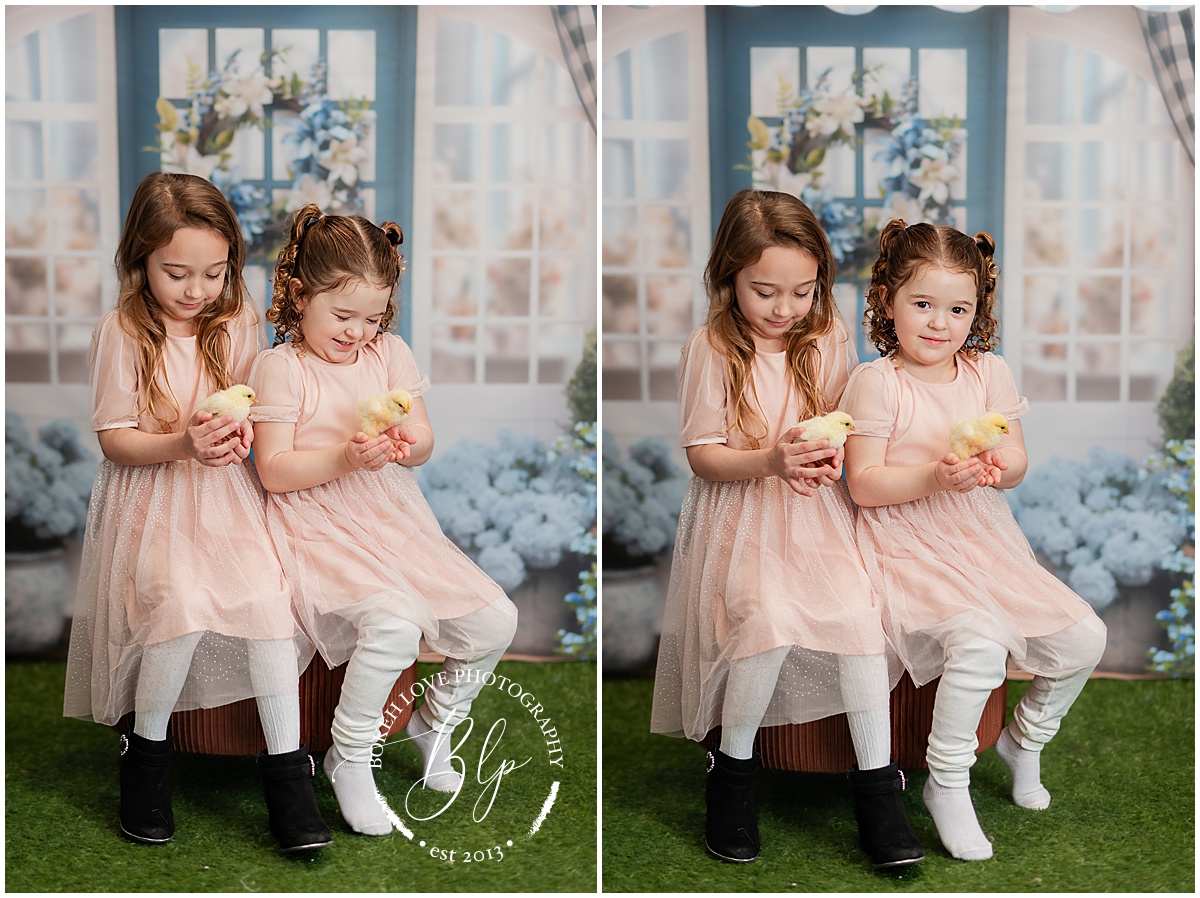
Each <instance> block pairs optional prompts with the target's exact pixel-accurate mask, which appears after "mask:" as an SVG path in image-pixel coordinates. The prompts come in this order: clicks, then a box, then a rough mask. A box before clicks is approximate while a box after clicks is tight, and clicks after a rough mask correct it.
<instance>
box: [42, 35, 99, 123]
mask: <svg viewBox="0 0 1200 898" xmlns="http://www.w3.org/2000/svg"><path fill="white" fill-rule="evenodd" d="M46 54H47V59H49V60H51V65H50V78H49V88H50V90H49V94H50V100H51V101H52V102H54V103H94V102H96V82H97V77H96V76H97V74H98V72H99V69H98V68H97V63H96V16H95V14H94V13H88V14H87V15H82V16H75V17H74V18H71V19H67V20H65V21H63V22H58V23H56V24H54V25H51V26H49V27H48V28H47V29H46Z"/></svg>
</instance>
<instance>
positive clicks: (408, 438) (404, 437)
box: [384, 424, 417, 461]
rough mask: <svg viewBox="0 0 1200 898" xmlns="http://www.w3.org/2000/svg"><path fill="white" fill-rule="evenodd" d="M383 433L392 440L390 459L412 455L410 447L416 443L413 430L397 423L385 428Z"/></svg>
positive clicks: (396, 459) (399, 458) (395, 459)
mask: <svg viewBox="0 0 1200 898" xmlns="http://www.w3.org/2000/svg"><path fill="white" fill-rule="evenodd" d="M384 434H385V435H386V436H387V438H388V439H390V440H391V441H392V457H391V460H392V461H401V460H402V459H405V458H408V457H409V456H410V455H412V447H413V446H415V445H416V444H417V436H416V433H415V432H414V431H412V430H411V429H409V428H408V427H405V426H404V425H403V424H397V425H395V426H393V427H389V428H388V429H387V430H385V431H384Z"/></svg>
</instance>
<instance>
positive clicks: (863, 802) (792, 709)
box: [651, 190, 924, 867]
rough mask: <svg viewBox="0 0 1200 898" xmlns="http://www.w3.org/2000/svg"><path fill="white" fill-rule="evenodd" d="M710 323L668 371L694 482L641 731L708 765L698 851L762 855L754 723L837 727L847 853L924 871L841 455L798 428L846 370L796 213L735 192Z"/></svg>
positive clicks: (818, 248)
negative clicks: (842, 747)
mask: <svg viewBox="0 0 1200 898" xmlns="http://www.w3.org/2000/svg"><path fill="white" fill-rule="evenodd" d="M705 283H706V285H707V288H708V295H709V310H708V320H707V323H706V324H705V325H704V326H703V327H701V328H699V329H698V330H696V331H695V332H693V333H692V335H691V336H690V337H689V338H688V340H687V343H686V344H685V346H684V349H683V355H682V359H681V360H680V363H679V408H680V440H681V443H682V445H683V446H684V447H685V449H686V451H687V456H688V462H689V464H690V465H691V468H692V472H693V474H694V476H693V477H692V479H691V482H690V485H689V487H688V492H687V495H686V497H685V499H684V504H683V510H682V512H681V514H680V516H679V531H678V536H677V539H676V543H675V554H674V558H673V560H672V566H671V582H670V587H669V589H668V593H667V599H666V609H665V613H664V618H663V628H662V642H661V647H660V650H659V658H658V671H657V675H656V678H655V686H654V708H653V713H652V720H651V729H652V730H653V731H654V732H657V733H664V734H667V735H672V736H686V737H687V738H689V739H694V740H696V741H700V740H702V739H704V737H705V735H706V734H707V733H708V732H709V731H710V730H712V729H713V728H714V727H720V728H721V743H720V748H719V749H718V750H717V751H714V752H710V753H709V760H708V770H709V773H708V784H707V825H706V844H707V847H708V850H709V851H710V852H711V853H712V854H714V855H716V856H717V857H719V858H721V859H723V860H729V861H739V862H744V861H751V860H754V859H755V858H756V857H757V856H758V853H759V836H758V828H757V819H756V810H755V780H756V777H757V772H758V767H759V761H758V755H757V753H756V752H755V751H754V737H755V734H756V733H757V731H758V729H759V727H762V726H779V725H782V724H789V723H804V722H806V721H811V720H817V719H819V718H822V717H826V716H829V715H832V714H839V713H843V712H844V713H846V715H847V718H848V720H849V723H850V733H851V736H852V738H853V742H854V749H855V754H856V756H857V760H858V764H857V765H856V767H855V768H854V769H853V770H852V771H851V772H850V782H851V786H852V791H853V795H854V804H855V815H856V818H857V820H858V826H859V839H860V844H861V846H862V848H863V849H864V850H865V851H866V852H867V854H868V855H869V856H870V858H871V860H872V862H873V863H874V864H876V865H877V866H879V867H893V866H903V865H906V864H912V863H916V862H918V861H920V860H922V859H923V858H924V853H923V851H922V850H921V846H920V844H919V843H918V841H917V839H916V837H915V835H914V834H913V832H912V829H911V828H910V826H909V823H908V818H907V815H906V813H905V809H904V802H903V797H902V794H901V791H902V789H903V780H902V777H901V775H900V773H899V771H898V770H897V769H896V766H895V764H894V763H892V761H891V757H890V750H891V727H890V720H889V711H888V696H889V692H890V686H891V685H892V683H894V680H891V679H890V678H889V671H888V663H887V660H886V656H885V640H884V635H883V629H882V626H881V623H880V619H879V610H878V608H877V607H876V605H875V603H874V601H873V598H872V591H871V584H870V582H869V581H868V579H867V575H866V571H865V570H864V568H863V564H862V560H861V558H860V557H859V554H858V549H857V547H856V546H855V537H854V519H853V513H852V508H851V504H850V500H849V496H848V494H847V492H846V487H845V485H844V484H843V483H842V482H841V479H840V478H841V467H842V450H841V449H835V448H830V446H829V442H828V441H827V440H808V439H805V438H804V433H803V429H802V428H800V427H797V426H795V425H796V422H799V421H803V420H805V419H807V418H810V417H813V416H815V415H823V414H826V413H828V412H830V411H832V410H834V409H836V408H837V404H838V400H839V399H840V398H841V394H842V390H843V389H844V388H845V385H846V381H847V379H848V378H849V375H850V371H851V369H852V368H853V366H854V363H855V361H856V354H855V350H854V346H853V343H852V341H851V337H850V335H849V333H848V332H847V329H846V327H845V325H843V324H842V322H841V320H840V318H839V316H838V313H837V307H836V305H835V303H834V297H833V283H834V259H833V254H832V251H831V250H830V246H829V241H828V239H827V238H826V236H825V234H824V232H823V231H822V230H821V227H820V224H819V222H818V221H817V219H816V217H815V216H814V215H813V213H812V211H811V210H810V209H809V208H808V207H807V206H806V205H804V203H802V202H800V200H798V199H796V198H795V197H792V196H789V195H787V194H783V193H771V192H763V191H757V190H744V191H742V192H740V193H738V194H737V195H735V196H734V197H733V199H731V200H730V201H729V204H728V205H727V206H726V208H725V213H724V215H723V216H722V218H721V223H720V225H719V227H718V228H717V233H716V237H715V239H714V241H713V247H712V252H711V254H710V256H709V261H708V268H707V271H706V274H705Z"/></svg>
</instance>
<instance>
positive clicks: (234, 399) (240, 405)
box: [192, 384, 258, 421]
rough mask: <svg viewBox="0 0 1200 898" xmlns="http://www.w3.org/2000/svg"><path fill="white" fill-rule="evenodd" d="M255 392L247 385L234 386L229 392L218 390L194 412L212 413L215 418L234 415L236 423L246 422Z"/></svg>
mask: <svg viewBox="0 0 1200 898" xmlns="http://www.w3.org/2000/svg"><path fill="white" fill-rule="evenodd" d="M257 398H258V397H256V396H255V395H254V391H253V390H251V389H250V388H249V387H248V386H246V385H245V384H234V385H233V386H232V387H230V388H229V389H228V390H218V391H217V392H215V393H213V394H212V395H211V396H209V397H208V398H207V399H205V400H204V401H203V402H201V403H200V404H199V405H198V406H196V411H194V412H192V414H195V413H196V412H211V413H212V416H213V417H214V418H220V417H221V416H222V415H233V420H235V421H245V420H246V418H247V417H248V416H249V414H250V406H252V405H253V404H254V401H255V399H257Z"/></svg>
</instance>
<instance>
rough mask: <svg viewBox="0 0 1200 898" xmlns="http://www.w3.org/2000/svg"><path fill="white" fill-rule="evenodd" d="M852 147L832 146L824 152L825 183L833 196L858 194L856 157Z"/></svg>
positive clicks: (853, 195) (854, 195)
mask: <svg viewBox="0 0 1200 898" xmlns="http://www.w3.org/2000/svg"><path fill="white" fill-rule="evenodd" d="M856 155H857V154H856V153H855V150H854V147H852V146H844V145H840V146H834V147H830V148H829V149H828V150H827V151H826V152H825V163H824V165H823V166H822V168H823V169H824V170H825V184H826V185H827V186H828V187H829V189H830V190H832V191H833V195H834V196H842V197H856V196H858V172H857V168H856V166H857V158H856Z"/></svg>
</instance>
